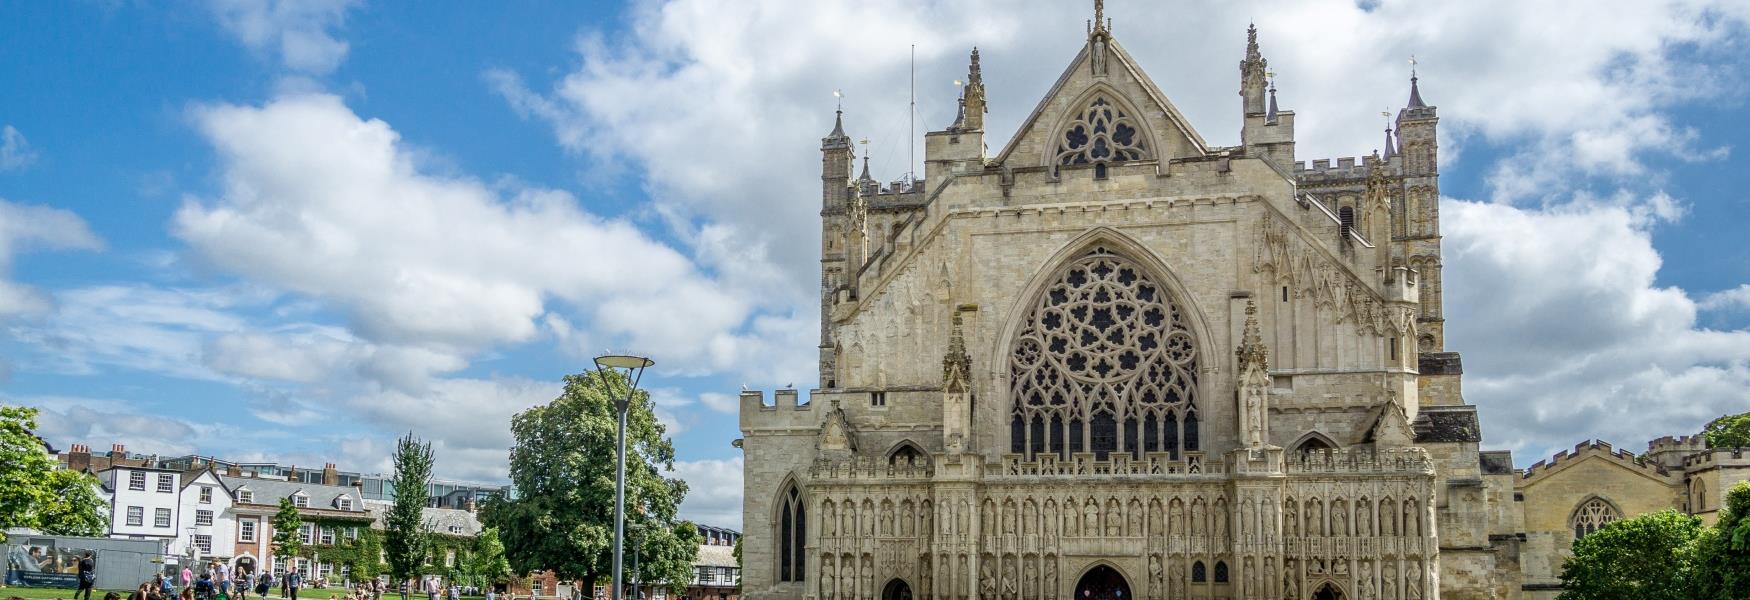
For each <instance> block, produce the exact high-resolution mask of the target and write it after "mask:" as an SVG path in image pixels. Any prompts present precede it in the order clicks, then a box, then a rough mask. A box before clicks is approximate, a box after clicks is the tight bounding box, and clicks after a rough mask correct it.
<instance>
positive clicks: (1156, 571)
mask: <svg viewBox="0 0 1750 600" xmlns="http://www.w3.org/2000/svg"><path fill="white" fill-rule="evenodd" d="M1166 585H1167V582H1166V576H1165V575H1162V574H1161V557H1160V555H1159V554H1156V555H1151V556H1149V557H1148V597H1149V598H1152V599H1154V600H1160V598H1161V597H1162V592H1163V591H1164V590H1163V589H1162V588H1165V587H1166Z"/></svg>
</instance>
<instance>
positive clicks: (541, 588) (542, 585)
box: [529, 577, 547, 596]
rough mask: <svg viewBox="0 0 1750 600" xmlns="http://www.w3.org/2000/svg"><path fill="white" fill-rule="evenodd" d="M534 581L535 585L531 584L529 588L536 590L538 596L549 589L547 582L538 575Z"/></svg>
mask: <svg viewBox="0 0 1750 600" xmlns="http://www.w3.org/2000/svg"><path fill="white" fill-rule="evenodd" d="M534 583H535V584H534V585H533V586H530V588H529V589H531V590H534V592H535V595H536V596H539V595H541V594H542V593H545V592H546V591H547V587H546V583H547V582H545V581H542V580H541V578H539V577H536V578H535V582H534Z"/></svg>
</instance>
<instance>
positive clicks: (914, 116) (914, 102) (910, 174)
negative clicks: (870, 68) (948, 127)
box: [905, 44, 918, 187]
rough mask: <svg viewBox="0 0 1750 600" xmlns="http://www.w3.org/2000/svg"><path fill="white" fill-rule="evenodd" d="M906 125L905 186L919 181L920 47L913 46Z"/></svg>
mask: <svg viewBox="0 0 1750 600" xmlns="http://www.w3.org/2000/svg"><path fill="white" fill-rule="evenodd" d="M905 123H906V125H905V146H906V150H905V184H906V186H907V187H910V186H911V184H912V183H913V182H915V181H917V180H918V175H917V163H918V149H917V148H918V45H917V44H912V45H911V111H910V112H909V113H907V114H906V122H905Z"/></svg>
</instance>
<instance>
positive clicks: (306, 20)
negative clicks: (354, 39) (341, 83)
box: [209, 0, 357, 75]
mask: <svg viewBox="0 0 1750 600" xmlns="http://www.w3.org/2000/svg"><path fill="white" fill-rule="evenodd" d="M356 4H357V1H356V0H211V2H210V3H209V8H210V9H211V10H212V13H213V16H214V17H215V18H217V19H218V21H219V24H220V25H222V26H223V27H224V28H225V30H226V31H228V32H230V33H231V35H233V36H236V37H237V40H238V41H240V42H242V43H243V45H244V46H246V47H248V48H249V49H250V50H253V51H255V52H259V53H263V54H270V55H274V56H277V57H278V58H279V59H280V61H281V62H282V63H284V65H285V67H286V68H287V69H290V70H293V71H298V72H303V73H310V74H313V75H324V74H327V73H330V72H333V71H334V69H335V68H336V67H339V66H340V62H341V61H342V60H344V59H345V58H346V52H347V49H348V47H349V46H348V44H347V43H346V42H345V41H344V40H340V39H336V38H335V35H334V32H333V30H335V29H338V28H339V27H340V26H341V25H343V24H345V22H346V13H347V12H348V11H349V10H351V9H352V7H353V6H354V5H356Z"/></svg>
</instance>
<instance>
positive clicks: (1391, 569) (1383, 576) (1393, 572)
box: [1379, 563, 1398, 600]
mask: <svg viewBox="0 0 1750 600" xmlns="http://www.w3.org/2000/svg"><path fill="white" fill-rule="evenodd" d="M1379 579H1380V587H1382V588H1384V589H1382V590H1381V591H1383V592H1385V593H1384V594H1382V595H1381V597H1383V598H1385V600H1397V599H1398V568H1397V567H1396V566H1395V565H1392V564H1390V563H1387V564H1385V565H1383V566H1381V567H1380V568H1379Z"/></svg>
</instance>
